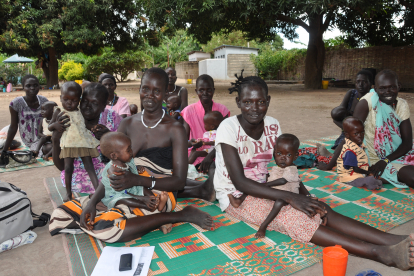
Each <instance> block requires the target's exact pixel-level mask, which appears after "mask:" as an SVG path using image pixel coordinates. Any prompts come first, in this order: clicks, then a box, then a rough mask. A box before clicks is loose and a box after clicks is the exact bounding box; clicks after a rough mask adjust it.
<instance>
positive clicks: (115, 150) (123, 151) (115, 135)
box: [100, 132, 133, 163]
mask: <svg viewBox="0 0 414 276" xmlns="http://www.w3.org/2000/svg"><path fill="white" fill-rule="evenodd" d="M100 145H101V152H102V154H103V155H105V156H106V157H107V158H109V159H111V160H112V161H115V160H119V161H121V162H123V163H127V162H129V161H131V159H132V157H133V155H132V154H133V153H132V148H131V139H129V137H128V136H126V135H125V134H123V133H122V132H108V133H106V134H104V135H103V136H102V138H101V140H100Z"/></svg>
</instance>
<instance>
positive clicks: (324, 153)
mask: <svg viewBox="0 0 414 276" xmlns="http://www.w3.org/2000/svg"><path fill="white" fill-rule="evenodd" d="M316 149H317V153H318V154H320V155H322V156H325V157H331V156H333V153H331V152H329V151H328V150H327V149H326V148H325V147H324V146H322V145H321V144H319V143H317V144H316Z"/></svg>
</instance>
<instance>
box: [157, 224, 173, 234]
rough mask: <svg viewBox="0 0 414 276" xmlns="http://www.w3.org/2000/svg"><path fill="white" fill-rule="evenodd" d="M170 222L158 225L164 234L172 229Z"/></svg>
mask: <svg viewBox="0 0 414 276" xmlns="http://www.w3.org/2000/svg"><path fill="white" fill-rule="evenodd" d="M172 228H173V227H172V224H171V223H169V224H165V225H163V226H161V227H160V230H161V231H162V232H163V233H164V234H168V233H170V232H171V231H172Z"/></svg>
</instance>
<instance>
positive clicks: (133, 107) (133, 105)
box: [129, 104, 138, 115]
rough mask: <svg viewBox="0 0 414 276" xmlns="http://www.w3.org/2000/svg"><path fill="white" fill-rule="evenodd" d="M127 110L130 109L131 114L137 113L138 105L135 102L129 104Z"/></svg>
mask: <svg viewBox="0 0 414 276" xmlns="http://www.w3.org/2000/svg"><path fill="white" fill-rule="evenodd" d="M129 110H130V111H131V115H135V114H137V113H138V106H137V105H136V104H130V105H129Z"/></svg>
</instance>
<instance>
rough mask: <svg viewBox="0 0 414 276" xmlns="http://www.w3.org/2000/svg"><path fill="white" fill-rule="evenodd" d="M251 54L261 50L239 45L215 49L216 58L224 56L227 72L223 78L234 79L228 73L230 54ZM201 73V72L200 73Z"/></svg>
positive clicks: (256, 53)
mask: <svg viewBox="0 0 414 276" xmlns="http://www.w3.org/2000/svg"><path fill="white" fill-rule="evenodd" d="M229 54H231V55H240V54H242V55H246V54H247V55H250V54H255V55H258V54H259V50H257V49H254V48H238V47H223V48H220V49H218V50H215V51H214V58H215V59H221V58H224V59H225V62H224V70H225V71H224V72H225V77H224V78H223V79H225V80H227V79H233V78H234V77H233V76H232V77H229V76H228V74H227V70H228V68H227V66H228V61H227V58H228V55H229ZM200 74H201V73H200Z"/></svg>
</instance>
